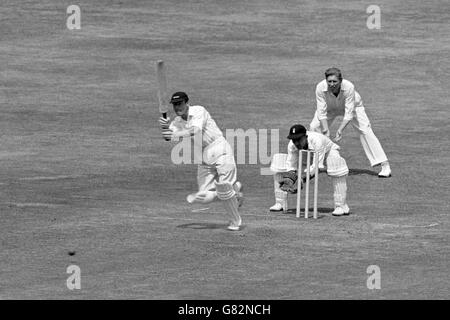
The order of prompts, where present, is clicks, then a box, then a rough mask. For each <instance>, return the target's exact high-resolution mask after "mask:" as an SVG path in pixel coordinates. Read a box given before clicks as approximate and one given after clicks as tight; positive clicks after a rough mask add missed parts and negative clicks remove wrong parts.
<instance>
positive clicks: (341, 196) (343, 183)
mask: <svg viewBox="0 0 450 320" xmlns="http://www.w3.org/2000/svg"><path fill="white" fill-rule="evenodd" d="M332 180H333V192H334V194H333V196H334V207H335V208H337V207H341V208H342V207H343V206H344V205H345V204H346V203H347V177H345V176H344V177H333V179H332Z"/></svg>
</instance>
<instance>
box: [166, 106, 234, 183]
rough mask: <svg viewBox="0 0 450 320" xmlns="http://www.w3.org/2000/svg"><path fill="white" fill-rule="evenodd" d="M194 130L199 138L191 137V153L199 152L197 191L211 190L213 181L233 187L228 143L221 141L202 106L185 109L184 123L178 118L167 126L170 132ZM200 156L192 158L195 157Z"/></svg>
mask: <svg viewBox="0 0 450 320" xmlns="http://www.w3.org/2000/svg"><path fill="white" fill-rule="evenodd" d="M192 127H197V128H199V129H200V130H201V136H200V137H196V136H194V137H191V139H193V141H194V152H196V151H197V150H199V151H197V152H200V150H201V153H202V154H201V156H202V164H200V165H199V166H198V172H197V183H198V186H199V191H207V190H213V189H215V185H214V181H215V180H217V181H218V182H221V183H224V182H228V183H230V184H231V185H233V184H234V183H235V182H236V162H235V160H234V156H233V150H232V149H231V146H230V144H229V143H228V141H227V140H226V139H225V138H224V136H223V134H222V131H221V130H220V129H219V127H218V126H217V124H216V122H215V121H214V119H213V118H212V117H211V115H210V114H209V112H208V111H207V110H206V109H205V108H204V107H202V106H198V105H196V106H189V111H188V118H187V121H186V120H184V119H183V118H181V117H180V116H177V117H175V119H174V120H173V121H172V123H171V124H170V126H169V128H170V129H172V130H173V131H174V132H177V131H180V130H187V129H190V128H192ZM198 156H200V155H194V157H196V158H198Z"/></svg>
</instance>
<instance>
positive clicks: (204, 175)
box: [197, 137, 237, 191]
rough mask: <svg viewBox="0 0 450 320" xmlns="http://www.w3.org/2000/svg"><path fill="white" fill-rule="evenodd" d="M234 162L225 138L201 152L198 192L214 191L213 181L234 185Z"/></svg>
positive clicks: (198, 170)
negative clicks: (201, 160) (201, 161)
mask: <svg viewBox="0 0 450 320" xmlns="http://www.w3.org/2000/svg"><path fill="white" fill-rule="evenodd" d="M236 175H237V173H236V162H235V161H234V156H233V150H232V149H231V146H230V144H229V143H228V141H227V140H225V138H223V137H222V138H219V139H217V140H216V141H214V142H213V143H211V144H210V145H208V146H207V147H206V148H205V149H204V150H203V163H202V164H200V165H198V169H197V184H198V191H216V186H215V184H214V182H215V181H217V182H220V183H229V184H230V185H234V183H235V182H236Z"/></svg>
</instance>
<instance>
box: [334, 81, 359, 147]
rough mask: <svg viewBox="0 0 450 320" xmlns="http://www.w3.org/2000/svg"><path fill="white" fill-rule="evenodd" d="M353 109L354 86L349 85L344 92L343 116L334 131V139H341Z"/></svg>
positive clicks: (351, 117) (351, 116)
mask: <svg viewBox="0 0 450 320" xmlns="http://www.w3.org/2000/svg"><path fill="white" fill-rule="evenodd" d="M354 110H355V87H354V86H353V85H351V86H350V88H349V89H348V90H347V92H346V97H345V112H344V118H343V119H342V122H341V125H340V126H339V128H338V129H337V131H336V137H335V138H334V140H335V141H339V140H341V139H342V132H343V131H344V129H345V127H347V125H348V124H349V123H350V121H351V120H352V119H353V111H354Z"/></svg>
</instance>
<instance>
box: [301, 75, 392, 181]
mask: <svg viewBox="0 0 450 320" xmlns="http://www.w3.org/2000/svg"><path fill="white" fill-rule="evenodd" d="M316 101H317V109H316V113H315V114H314V118H313V120H312V121H311V124H310V125H309V128H310V130H311V131H317V132H322V133H323V134H324V135H326V136H327V137H330V131H329V127H328V121H330V122H332V121H333V120H334V119H335V118H336V117H337V116H340V115H341V116H342V115H343V116H344V118H343V120H342V123H341V125H340V126H339V129H338V130H337V131H336V136H335V141H336V142H337V141H339V140H341V139H342V132H343V131H344V129H345V127H346V126H347V125H348V124H349V123H350V122H351V123H352V125H353V127H354V128H355V129H356V131H357V132H358V134H359V139H360V141H361V144H362V146H363V149H364V152H365V153H366V156H367V158H368V159H369V161H370V165H371V166H372V167H373V166H377V165H380V164H381V172H380V173H379V174H378V176H379V177H380V178H388V177H390V176H391V168H390V166H389V161H388V159H387V157H386V154H385V153H384V150H383V147H382V146H381V144H380V142H379V140H378V138H377V137H376V136H375V134H374V132H373V131H372V128H371V125H370V121H369V118H368V117H367V114H366V112H365V109H364V105H363V102H362V99H361V96H360V95H359V93H358V92H357V91H356V90H355V87H354V85H353V83H351V82H350V81H348V80H346V79H343V78H342V73H341V71H340V70H339V69H337V68H329V69H328V70H326V71H325V80H322V81H321V82H319V84H317V86H316ZM319 167H323V163H319Z"/></svg>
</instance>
